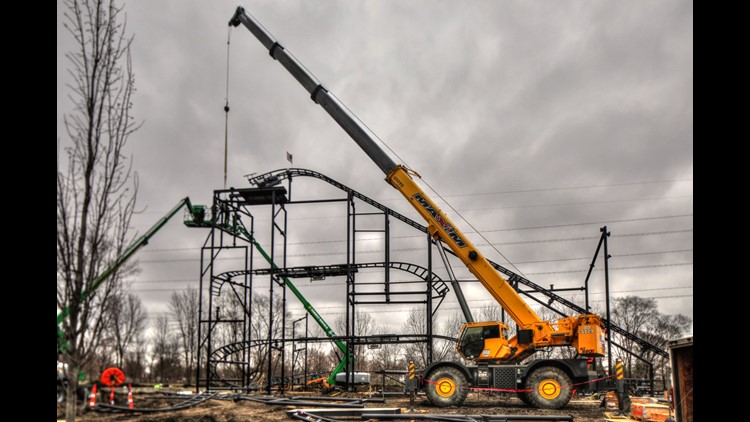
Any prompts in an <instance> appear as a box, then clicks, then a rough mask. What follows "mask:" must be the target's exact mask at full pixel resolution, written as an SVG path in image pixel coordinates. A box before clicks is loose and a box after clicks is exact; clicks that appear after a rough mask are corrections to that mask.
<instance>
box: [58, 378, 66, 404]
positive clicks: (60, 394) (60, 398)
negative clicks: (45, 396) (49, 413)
mask: <svg viewBox="0 0 750 422" xmlns="http://www.w3.org/2000/svg"><path fill="white" fill-rule="evenodd" d="M57 403H59V404H61V403H65V387H64V386H63V385H62V384H60V383H58V384H57Z"/></svg>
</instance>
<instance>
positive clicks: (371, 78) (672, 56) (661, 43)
mask: <svg viewBox="0 0 750 422" xmlns="http://www.w3.org/2000/svg"><path fill="white" fill-rule="evenodd" d="M236 6H237V4H236V2H234V3H233V2H228V1H222V2H214V3H212V4H211V6H210V7H209V6H207V5H206V4H205V2H200V1H182V0H181V1H161V2H129V3H127V5H126V11H127V14H128V28H129V30H130V31H131V32H132V33H134V34H135V41H134V44H133V51H132V56H133V65H134V69H135V72H136V84H137V89H138V91H137V93H136V96H135V98H134V102H135V113H136V117H137V118H139V119H143V120H145V124H144V126H143V128H142V129H141V130H139V131H138V132H136V134H134V135H133V137H132V138H131V143H130V152H131V153H132V154H133V157H134V160H135V162H134V168H135V169H136V170H137V171H138V173H139V176H140V182H141V190H140V194H139V204H140V205H141V206H144V207H148V208H147V213H144V214H142V215H140V216H138V217H137V219H136V222H135V225H136V227H135V229H137V230H138V231H139V232H141V233H142V232H143V231H145V230H146V229H147V228H148V227H149V226H150V225H151V224H153V223H154V222H155V221H156V220H157V219H158V218H159V217H161V214H163V213H164V212H166V211H167V210H168V209H169V208H171V206H172V205H173V204H174V203H176V202H177V201H178V200H179V199H180V198H182V197H184V196H188V195H189V196H190V197H191V198H192V199H193V200H194V201H195V202H199V203H209V202H210V200H211V193H212V191H213V189H219V188H221V187H222V183H223V154H224V151H223V146H224V111H223V109H222V108H223V106H224V102H225V96H226V93H225V84H226V72H227V69H226V59H227V58H226V41H227V21H228V20H229V18H230V17H231V16H232V14H233V13H234V9H235V8H236ZM243 6H244V7H245V8H246V9H247V10H248V11H249V12H250V13H252V14H253V15H254V16H256V17H257V18H258V19H259V20H260V21H261V22H262V23H263V24H264V26H266V27H267V28H268V29H269V30H270V31H271V32H272V33H273V34H274V35H275V36H276V37H277V38H279V40H280V41H281V42H282V44H284V45H285V47H286V48H287V49H288V50H289V51H291V52H292V53H293V54H294V55H295V56H297V57H298V58H299V59H300V61H301V62H302V63H304V64H305V66H307V67H308V68H309V69H310V70H311V71H312V72H313V73H314V74H315V75H317V76H318V78H319V79H320V80H321V81H322V82H323V84H324V85H326V86H327V87H328V88H329V89H330V90H331V91H332V92H333V93H335V94H336V95H337V96H338V97H339V98H340V99H341V100H342V101H343V102H344V103H345V104H346V105H347V106H348V107H349V108H350V109H352V110H353V111H354V113H356V114H357V115H358V116H360V118H361V119H362V120H363V121H364V122H365V123H366V124H367V125H368V126H369V127H371V128H372V129H373V131H374V132H376V133H377V134H378V135H380V136H381V137H382V138H383V139H384V140H385V141H386V142H387V143H388V145H389V146H390V147H391V148H393V150H394V151H396V152H397V153H398V155H399V156H400V157H402V158H403V159H404V160H405V161H406V162H407V163H408V164H409V165H410V166H412V167H413V168H414V169H415V170H417V171H418V172H419V173H421V174H422V175H423V176H424V177H425V179H426V180H427V181H428V182H429V183H430V185H431V186H433V187H434V188H435V189H437V190H438V191H439V192H440V193H441V194H442V195H446V199H448V200H449V201H450V202H451V204H452V205H453V206H454V207H455V208H456V209H458V210H459V211H460V212H461V213H462V214H463V215H464V216H466V217H467V218H468V219H469V220H470V221H471V223H472V224H473V225H474V226H475V227H477V228H480V229H482V230H487V231H488V232H487V233H486V237H487V238H488V239H490V240H491V241H492V242H493V243H504V242H515V241H524V240H545V239H556V238H562V237H583V236H587V237H589V236H590V237H596V236H598V227H599V225H597V224H592V225H586V226H572V227H564V228H552V229H535V230H520V231H519V230H516V231H502V232H498V231H494V232H493V231H491V230H496V229H504V228H519V227H534V226H547V225H560V224H570V223H582V222H597V221H612V220H625V219H636V218H646V217H655V216H668V215H678V214H691V213H692V197H691V195H692V181H691V179H692V169H693V159H692V144H693V129H692V119H693V110H692V108H693V101H692V92H693V91H692V83H693V71H692V65H693V54H692V14H693V12H692V2H689V1H684V0H675V1H661V2H623V3H602V2H593V1H571V2H522V1H507V2H494V1H475V2H449V1H410V2H399V1H379V2H374V1H322V2H303V1H284V2H270V1H258V2H247V3H245V4H243ZM58 7H59V5H58ZM58 20H59V21H60V22H61V12H60V10H58ZM71 44H72V43H71V40H70V39H69V37H68V36H67V34H66V33H65V31H64V30H63V29H62V26H61V25H60V24H59V25H58V101H57V102H58V135H59V136H60V137H61V138H62V141H63V143H64V142H65V138H66V137H65V135H64V129H63V126H62V114H63V113H64V112H66V111H68V110H69V108H70V105H69V103H68V101H67V99H66V95H67V93H66V90H65V86H64V82H65V81H66V75H65V71H64V69H65V66H66V62H65V60H64V58H63V54H64V52H65V51H66V50H67V49H68V48H70V46H71ZM230 51H231V53H230V68H229V73H230V81H229V86H230V91H229V103H230V107H231V112H230V115H229V152H230V157H229V165H228V166H229V174H228V185H229V186H235V187H244V186H247V183H246V181H245V179H244V178H243V175H245V174H247V173H251V172H259V173H261V172H265V171H270V170H273V169H276V168H283V167H286V166H287V165H288V163H287V162H286V161H285V153H286V151H289V152H292V153H293V154H294V165H295V166H296V167H305V168H310V169H313V170H316V171H320V172H322V173H324V174H326V175H329V176H330V177H332V178H334V179H336V180H339V181H340V182H342V183H345V184H347V185H349V186H351V187H353V188H355V189H358V190H360V191H362V192H364V193H366V194H367V195H370V196H372V197H373V198H375V199H378V200H382V201H384V203H386V204H387V205H388V206H392V207H393V208H395V209H397V210H399V211H400V212H403V213H405V214H407V215H409V216H411V217H412V218H415V219H418V216H417V215H416V214H415V213H414V212H413V211H412V210H411V209H410V208H409V206H408V205H407V204H406V203H405V202H404V201H403V200H399V199H398V198H399V194H398V192H396V191H395V190H393V189H392V188H390V187H389V186H387V185H386V184H385V183H384V182H383V175H382V173H380V171H379V170H378V169H377V167H376V166H374V165H373V164H371V163H370V162H369V160H368V159H367V157H366V156H365V155H364V154H363V153H362V152H361V151H360V150H359V149H358V147H357V146H356V145H355V144H354V143H353V142H352V141H351V140H350V139H349V138H348V137H347V135H346V134H345V133H344V132H343V131H342V130H341V129H340V128H338V127H337V126H336V125H335V123H334V122H333V121H332V120H331V119H330V118H329V117H328V115H327V114H325V112H323V111H322V110H321V109H320V108H319V107H318V106H317V105H315V104H314V103H313V102H312V101H310V99H309V96H308V95H307V94H306V93H305V91H304V90H303V89H302V88H301V87H300V86H298V85H297V83H296V81H294V79H293V78H292V77H291V76H290V75H288V74H287V73H286V71H285V70H284V69H283V68H282V67H281V66H280V65H279V64H278V63H276V62H274V61H273V60H272V59H271V58H270V57H269V56H268V53H267V52H266V51H265V50H264V49H263V48H262V46H261V45H260V43H258V42H257V41H256V40H255V39H254V38H253V37H252V36H251V35H250V33H249V32H247V31H246V30H245V29H244V28H243V27H239V28H237V29H233V30H232V32H231V46H230ZM394 158H395V157H394ZM685 179H688V180H687V181H685ZM665 180H667V181H673V182H668V183H666V182H662V183H647V184H639V185H619V186H615V185H617V184H622V183H627V182H647V181H665ZM592 185H612V186H607V187H600V188H586V189H562V190H548V191H534V192H526V193H512V194H495V195H472V196H451V195H460V194H467V193H483V192H503V191H511V190H528V189H540V188H564V187H574V186H592ZM299 187H300V189H298V190H296V191H295V194H296V195H303V196H304V197H306V198H315V197H320V196H324V195H333V194H334V193H333V192H332V191H331V190H330V189H328V188H325V187H321V186H320V185H319V184H316V183H313V182H311V181H310V182H304V183H303V182H301V181H300V183H299ZM295 189H296V187H295ZM675 196H689V197H687V198H676V199H647V198H668V197H675ZM623 200H627V201H623ZM604 201H620V202H604ZM570 203H575V204H577V205H555V206H549V205H548V206H545V207H538V206H534V207H531V206H529V205H540V204H570ZM522 206H523V207H522ZM443 208H444V209H445V210H446V212H447V213H448V214H450V215H451V217H452V218H453V219H454V220H455V221H456V222H457V224H458V225H459V226H460V227H461V228H462V229H467V230H468V231H470V230H469V228H468V226H467V225H466V224H465V223H463V222H461V221H460V219H459V218H458V217H457V216H456V215H455V214H454V213H453V212H452V211H450V210H449V209H447V207H443ZM476 208H493V209H484V210H475V211H470V210H471V209H476ZM462 210H466V211H462ZM258 212H259V215H260V216H261V217H266V210H259V211H258ZM331 213H333V211H329V212H327V214H331ZM339 213H340V214H343V210H341V211H339ZM290 216H291V218H302V217H305V218H313V219H309V220H304V219H300V220H293V221H294V225H293V229H294V230H293V231H292V230H290V234H291V233H294V234H293V236H295V238H298V239H299V241H307V242H314V241H319V240H333V239H343V236H344V233H345V231H344V230H345V229H344V226H343V224H344V220H343V219H341V220H335V219H330V218H327V217H328V215H326V212H322V211H320V210H317V209H315V208H314V207H313V208H312V209H305V210H300V211H297V208H295V211H294V213H293V214H292V215H290ZM315 218H317V220H316V219H315ZM323 221H325V222H326V223H325V224H323V223H322V222H323ZM686 228H692V217H687V218H684V217H683V218H672V219H662V220H641V221H631V222H622V223H612V224H610V229H611V230H612V231H613V236H614V237H613V238H612V239H611V246H610V247H611V250H612V251H613V255H617V254H622V253H625V252H627V253H629V254H631V253H638V252H654V251H673V250H683V249H692V232H688V233H677V234H664V235H643V236H640V237H619V238H618V237H616V235H617V234H627V233H640V232H657V231H665V230H679V229H686ZM408 234H409V232H408V230H404V233H403V235H408ZM411 234H412V235H413V234H415V233H411ZM205 235H206V232H205V231H202V230H197V229H187V228H185V227H184V226H182V225H181V224H180V222H178V221H173V222H170V224H169V225H168V227H167V228H166V229H165V230H164V231H163V232H162V233H159V234H158V235H157V236H156V237H155V238H154V239H153V240H152V241H151V242H150V243H149V246H147V247H146V248H144V249H143V250H142V251H141V252H140V253H139V260H141V261H164V260H174V259H181V260H182V259H188V260H189V259H192V261H180V262H179V263H178V264H176V265H175V264H167V263H163V262H162V263H159V262H144V263H143V264H142V268H143V272H142V273H141V275H140V276H139V280H137V281H138V283H137V284H134V287H135V289H136V291H141V292H140V294H141V295H142V297H144V298H148V299H149V300H150V302H149V303H148V305H149V307H150V308H151V309H153V310H154V311H164V310H165V309H166V308H165V302H166V299H165V298H166V296H167V295H168V294H167V293H162V292H160V293H149V292H143V291H142V290H145V289H155V288H160V289H168V288H172V287H175V288H184V285H186V284H190V285H197V281H191V282H161V283H153V284H151V285H148V283H144V281H146V280H183V279H192V280H195V279H196V277H197V274H198V271H199V266H198V261H197V259H198V257H199V251H198V248H199V247H200V245H201V244H202V242H203V239H204V236H205ZM470 238H471V239H472V240H473V241H476V242H478V243H484V240H482V239H481V238H479V237H478V236H477V235H475V234H470ZM402 243H403V244H404V248H405V249H406V248H407V247H408V245H409V240H403V241H402ZM595 246H596V240H587V241H570V242H541V243H533V244H514V245H505V246H498V248H499V249H500V251H502V252H503V254H505V255H506V256H507V257H509V258H510V259H511V260H512V261H519V262H523V261H532V260H547V261H550V260H556V259H563V258H575V257H590V256H591V254H593V251H594V248H595ZM337 247H338V248H339V250H340V248H342V247H343V244H338V245H337V244H333V245H327V244H326V245H321V244H311V245H308V246H304V245H299V246H296V247H295V248H294V250H293V251H292V250H291V249H290V253H292V252H294V253H300V254H304V253H308V254H309V253H315V252H319V251H327V250H328V249H326V248H331V249H330V250H332V251H335V250H336V248H337ZM186 248H187V249H189V250H185V249H186ZM363 248H364V246H363ZM394 248H395V246H394ZM165 249H181V250H177V251H174V250H172V251H163V250H165ZM483 250H485V253H486V254H487V255H488V256H490V257H491V258H492V259H496V260H498V261H502V258H501V257H500V256H498V255H497V254H496V253H495V252H494V251H492V250H491V249H489V248H487V247H484V248H483ZM160 251H163V252H160ZM394 255H396V256H398V257H400V258H399V259H404V260H408V259H415V260H416V259H423V258H420V255H419V253H416V254H415V253H412V252H409V251H400V252H399V251H395V252H394ZM367 258H368V257H367V256H364V257H362V258H361V260H367ZM337 259H338V260H342V259H343V257H335V256H309V257H296V258H294V261H295V262H298V263H299V264H300V265H301V264H305V263H307V264H312V263H320V261H321V260H324V261H326V262H329V263H335V262H336V260H337ZM615 261H616V262H617V265H615V264H614V263H613V266H623V267H625V266H647V265H650V266H651V267H650V268H644V269H632V270H618V271H613V274H612V280H613V290H614V291H630V290H639V289H645V288H653V287H654V286H659V285H664V286H673V285H692V280H693V277H692V266H691V265H688V266H673V267H656V266H655V265H664V264H670V263H672V264H674V263H680V262H692V252H689V253H668V254H661V255H646V256H640V257H638V256H632V257H622V258H615ZM587 266H588V262H587V261H585V260H578V261H564V262H563V261H555V262H545V263H529V264H518V267H519V268H521V269H522V271H524V272H528V273H540V272H555V271H571V270H578V269H586V268H587ZM584 276H585V273H559V274H543V275H538V276H534V277H531V278H532V279H533V280H537V281H538V282H539V283H540V284H549V283H551V282H554V283H555V284H556V286H557V285H559V286H564V285H580V284H581V283H582V280H583V277H584ZM337 282H338V283H342V281H341V280H338V281H337ZM330 283H335V281H333V280H331V281H330ZM305 284H307V283H305ZM305 288H306V290H305V294H306V295H308V294H309V298H310V300H311V301H312V302H313V303H316V302H318V303H325V304H326V306H330V308H326V311H328V312H329V313H330V314H335V313H336V312H340V311H341V310H342V309H343V308H342V306H343V293H342V291H343V290H342V289H343V286H338V287H337V286H335V285H331V286H321V287H312V286H307V287H305ZM467 292H470V293H471V294H474V295H475V296H474V297H473V298H475V299H477V300H478V299H483V298H485V296H486V294H485V292H483V291H482V289H481V288H474V287H471V288H467ZM675 292H676V293H675ZM688 292H689V293H688ZM691 293H692V290H691V289H688V290H674V291H672V290H664V291H640V292H634V293H623V294H641V295H644V296H654V297H658V296H677V295H678V294H681V295H684V294H691ZM337 297H338V298H341V300H340V301H337V300H333V299H331V298H337ZM600 297H601V296H600ZM470 298H471V297H470ZM658 303H659V306H660V309H662V311H664V312H675V313H676V312H679V313H684V314H687V315H689V316H692V314H693V311H692V297H677V298H665V299H659V300H658ZM336 306H338V307H339V308H336ZM449 306H452V305H449ZM377 310H381V309H377ZM297 313H300V314H301V311H299V312H297ZM321 313H324V312H322V310H321ZM403 315H404V316H405V314H403ZM330 319H333V318H330ZM395 324H396V325H399V323H395Z"/></svg>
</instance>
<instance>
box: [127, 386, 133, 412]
mask: <svg viewBox="0 0 750 422" xmlns="http://www.w3.org/2000/svg"><path fill="white" fill-rule="evenodd" d="M128 407H129V408H131V409H132V408H133V386H132V385H130V384H128Z"/></svg>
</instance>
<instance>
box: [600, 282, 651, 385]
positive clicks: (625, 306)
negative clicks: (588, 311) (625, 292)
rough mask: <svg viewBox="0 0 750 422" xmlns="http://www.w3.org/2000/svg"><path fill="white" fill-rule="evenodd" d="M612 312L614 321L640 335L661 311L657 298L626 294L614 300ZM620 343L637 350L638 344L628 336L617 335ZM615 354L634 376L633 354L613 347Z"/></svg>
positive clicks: (629, 374) (626, 347)
mask: <svg viewBox="0 0 750 422" xmlns="http://www.w3.org/2000/svg"><path fill="white" fill-rule="evenodd" d="M612 302H613V303H612V307H611V313H612V322H614V323H615V324H617V325H619V326H620V327H622V328H623V329H624V330H625V331H628V332H630V333H633V334H635V335H638V336H640V333H642V332H644V331H645V330H646V329H647V328H648V327H649V326H651V325H653V324H654V323H656V321H657V319H658V316H659V311H658V310H657V306H656V300H655V299H653V298H645V297H640V296H624V297H618V298H615V299H614V300H613V301H612ZM616 338H617V340H618V343H619V344H621V345H622V346H623V347H624V348H625V349H627V350H629V351H633V352H636V351H637V350H638V347H637V344H636V343H635V342H634V341H633V340H631V339H629V338H626V337H620V336H617V337H616ZM613 352H615V353H613V354H614V355H615V356H617V357H619V358H621V359H622V360H623V362H624V363H625V369H626V371H627V372H626V374H627V375H628V376H633V375H632V374H633V356H632V354H631V353H627V352H625V351H622V350H620V349H619V348H617V349H616V350H615V349H613Z"/></svg>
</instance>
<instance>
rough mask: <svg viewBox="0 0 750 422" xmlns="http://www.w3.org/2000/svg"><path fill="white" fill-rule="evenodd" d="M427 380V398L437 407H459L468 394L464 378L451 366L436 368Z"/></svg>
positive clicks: (467, 385)
mask: <svg viewBox="0 0 750 422" xmlns="http://www.w3.org/2000/svg"><path fill="white" fill-rule="evenodd" d="M427 380H428V381H429V383H428V384H427V387H426V392H427V398H428V399H429V400H430V402H431V403H432V404H434V405H435V406H437V407H448V406H460V405H461V403H463V402H464V400H466V396H467V395H468V394H469V389H468V387H469V381H468V380H467V379H466V376H465V375H464V374H463V373H461V371H459V370H458V369H456V368H453V367H451V366H442V367H438V368H437V369H435V370H433V371H432V372H430V375H429V376H427Z"/></svg>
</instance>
